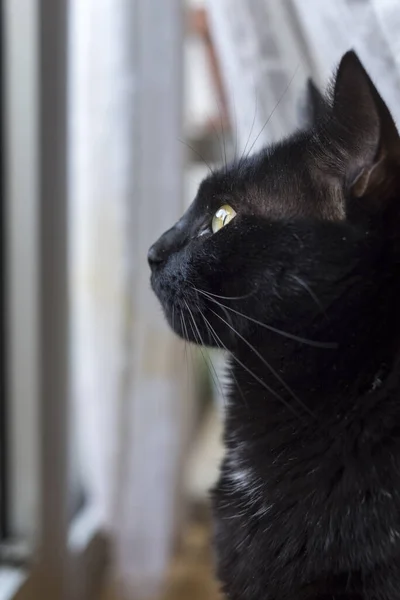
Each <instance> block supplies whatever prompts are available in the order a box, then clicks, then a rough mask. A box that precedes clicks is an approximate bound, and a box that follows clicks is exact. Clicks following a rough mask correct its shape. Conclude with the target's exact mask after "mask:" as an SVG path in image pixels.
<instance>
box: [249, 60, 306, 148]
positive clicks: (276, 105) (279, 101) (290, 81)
mask: <svg viewBox="0 0 400 600" xmlns="http://www.w3.org/2000/svg"><path fill="white" fill-rule="evenodd" d="M299 67H300V64H298V65H297V67H296V69H295V71H294V73H293V75H292V77H291V78H290V80H289V83H288V84H287V86H286V87H285V89H284V90H283V92H282V94H281V97H280V98H279V100H278V102H277V103H276V104H275V106H274V108H273V109H272V111H271V112H270V114H269V117H268V118H267V120H266V121H265V123H264V125H263V126H262V127H261V129H260V132H259V134H258V135H257V137H256V139H255V140H254V142H253V143H252V145H251V146H250V148H249V151H248V152H247V154H246V158H248V157H249V155H250V152H251V151H252V150H253V148H254V146H255V145H256V143H257V141H258V139H259V137H260V135H261V134H262V132H263V131H264V129H265V128H266V126H267V125H268V123H269V122H270V120H271V119H272V116H273V114H274V112H275V111H276V109H277V108H278V106H279V105H280V103H281V102H282V100H283V99H284V97H285V96H286V93H287V91H288V90H289V88H290V86H291V85H292V83H293V80H294V78H295V77H296V75H297V71H298V70H299Z"/></svg>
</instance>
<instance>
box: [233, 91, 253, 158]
mask: <svg viewBox="0 0 400 600" xmlns="http://www.w3.org/2000/svg"><path fill="white" fill-rule="evenodd" d="M257 108H258V96H257V90H256V102H255V107H254V115H253V122H252V124H251V128H250V133H249V137H248V138H247V141H246V145H245V147H244V148H243V152H242V155H241V157H240V160H239V162H238V165H239V166H240V165H241V163H242V160H243V159H244V157H245V155H246V150H247V146H248V144H249V142H250V139H251V136H252V135H253V129H254V125H255V122H256V117H257ZM247 156H248V155H246V157H247Z"/></svg>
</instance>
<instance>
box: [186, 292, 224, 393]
mask: <svg viewBox="0 0 400 600" xmlns="http://www.w3.org/2000/svg"><path fill="white" fill-rule="evenodd" d="M184 302H185V305H186V308H187V309H188V312H189V315H190V317H191V321H189V323H190V326H191V329H192V333H193V337H194V339H195V340H197V342H198V345H199V349H200V353H201V356H202V357H203V360H204V363H205V365H206V367H207V369H208V371H209V373H210V376H211V378H212V379H213V381H214V385H215V386H216V387H219V390H220V392H221V394H222V397H223V398H224V402H225V396H224V391H223V387H222V385H221V382H220V380H219V377H218V374H217V372H216V370H215V367H214V365H213V362H212V360H211V358H210V357H208V361H207V359H206V357H205V354H204V352H203V348H202V346H205V344H204V341H203V338H202V336H201V333H200V330H199V328H198V327H197V323H196V320H195V318H194V316H193V313H192V311H191V310H190V307H189V305H188V303H187V302H186V300H184ZM192 322H193V324H192ZM193 325H194V327H195V329H196V331H197V336H196V333H195V330H194V328H193ZM214 377H215V378H214ZM217 382H218V386H217Z"/></svg>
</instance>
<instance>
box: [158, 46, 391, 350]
mask: <svg viewBox="0 0 400 600" xmlns="http://www.w3.org/2000/svg"><path fill="white" fill-rule="evenodd" d="M310 96H311V101H312V102H313V109H312V110H311V111H310V115H311V120H312V123H311V125H310V127H309V128H308V129H307V130H306V131H301V132H297V133H295V134H294V135H292V136H291V137H289V138H288V139H285V140H283V141H282V142H281V143H278V144H275V145H273V146H271V147H268V148H266V149H264V150H263V151H261V152H260V153H258V154H256V155H253V156H242V157H241V158H240V159H239V160H235V161H234V162H233V163H232V164H231V165H229V166H226V167H224V168H222V169H221V170H219V171H217V172H214V173H212V174H211V175H210V176H209V177H207V179H205V180H204V181H203V182H202V184H201V185H200V188H199V190H198V193H197V196H196V198H195V199H194V201H193V203H192V205H191V206H190V208H189V209H188V210H187V212H186V213H185V214H184V215H183V216H182V218H181V219H180V220H179V221H178V222H177V223H176V224H175V225H174V226H173V227H172V228H171V229H169V230H168V231H167V232H166V233H164V234H163V235H162V236H161V237H160V238H159V240H158V241H156V242H155V244H153V246H152V247H151V248H150V250H149V254H148V260H149V264H150V266H151V271H152V274H151V283H152V287H153V289H154V291H155V293H156V294H157V296H158V298H159V300H160V302H161V305H162V307H163V310H164V313H165V315H166V318H167V320H168V322H169V324H170V325H171V327H172V328H173V330H174V331H175V332H176V333H177V334H178V335H180V336H182V337H184V338H186V339H188V340H190V341H193V342H196V343H201V344H206V345H211V346H214V345H216V346H224V347H226V348H228V349H230V350H232V351H234V350H235V347H236V345H237V343H238V340H240V339H241V336H244V335H246V339H250V338H251V339H252V343H253V345H254V344H255V345H257V344H258V345H260V344H261V342H262V340H265V336H267V333H268V330H269V331H271V330H273V329H280V330H284V331H285V332H286V333H288V335H289V336H290V335H293V336H294V337H299V338H300V337H302V336H305V335H306V334H309V333H310V329H313V335H315V336H316V337H318V323H320V322H321V323H322V322H323V316H322V315H324V314H325V315H326V314H327V313H329V314H330V315H331V316H332V315H333V322H335V318H336V320H337V319H338V318H340V310H342V309H343V306H344V305H345V306H346V307H347V309H346V310H347V311H348V312H349V311H350V312H351V311H353V312H352V314H353V317H352V318H354V319H356V318H357V314H358V311H359V310H360V305H362V303H363V302H367V301H368V297H370V295H371V294H374V293H375V292H376V290H375V287H379V286H380V285H381V283H382V282H381V279H383V278H384V277H385V275H384V273H386V272H387V271H389V272H390V270H391V268H392V267H391V265H396V268H397V265H398V262H399V254H400V252H399V241H398V239H399V236H400V218H399V212H400V210H399V203H400V194H399V186H400V170H399V166H400V140H399V135H398V132H397V129H396V126H395V124H394V121H393V119H392V117H391V115H390V112H389V110H388V108H387V107H386V105H385V103H384V101H383V100H382V98H381V97H380V95H379V93H378V91H377V90H376V88H375V86H374V84H373V83H372V81H371V79H370V78H369V76H368V74H367V73H366V71H365V70H364V68H363V66H362V64H361V63H360V61H359V59H358V58H357V56H356V54H355V53H354V52H348V53H347V54H346V55H345V56H344V57H343V59H342V61H341V63H340V65H339V68H338V71H337V74H336V78H335V81H334V84H333V86H332V89H331V91H330V93H329V94H327V96H326V97H325V98H322V97H321V96H320V95H319V94H318V93H317V92H316V90H315V88H312V89H311V94H310ZM393 268H395V267H393ZM256 322H259V323H263V325H264V328H263V329H262V336H261V334H260V327H259V326H257V325H256Z"/></svg>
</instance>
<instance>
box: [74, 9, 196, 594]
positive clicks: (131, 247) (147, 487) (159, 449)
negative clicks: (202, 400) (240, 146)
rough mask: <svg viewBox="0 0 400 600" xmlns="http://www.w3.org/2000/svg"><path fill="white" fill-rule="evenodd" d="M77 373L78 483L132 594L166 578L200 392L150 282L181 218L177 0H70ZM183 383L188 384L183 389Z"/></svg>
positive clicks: (148, 591) (179, 19)
mask: <svg viewBox="0 0 400 600" xmlns="http://www.w3.org/2000/svg"><path fill="white" fill-rule="evenodd" d="M71 30H72V31H71V40H70V52H71V59H72V71H71V78H72V84H71V97H70V106H71V161H72V169H71V190H72V210H71V215H70V219H71V223H70V224H71V229H70V230H71V234H72V243H71V248H72V252H71V278H72V282H71V289H72V327H73V330H72V340H73V348H72V371H73V400H74V411H75V424H76V431H77V440H78V451H77V454H78V457H79V464H80V478H81V480H82V481H83V484H84V486H85V489H86V493H87V496H88V501H89V502H92V503H93V505H94V507H95V510H96V512H97V515H98V518H99V519H100V521H101V523H102V524H103V525H104V526H105V527H106V528H107V529H108V531H109V532H110V534H111V535H112V536H113V541H114V548H115V558H116V574H117V578H118V581H119V583H120V584H121V588H122V589H123V591H125V592H126V595H127V597H133V596H134V597H135V598H142V597H143V598H145V597H148V596H149V595H150V594H152V593H153V592H154V591H156V590H157V588H158V587H159V585H160V583H161V581H162V576H163V573H164V571H165V567H166V565H167V562H168V559H169V556H170V552H171V547H172V542H173V539H174V535H175V533H176V525H177V515H178V514H179V512H180V506H181V502H182V495H181V488H182V486H181V481H180V473H181V471H182V468H181V467H182V457H183V455H184V452H185V448H186V443H187V439H188V436H189V433H190V427H191V425H190V423H191V419H190V415H191V407H192V403H191V397H190V394H188V393H187V392H188V390H187V388H185V390H183V389H182V385H181V382H182V381H184V380H185V376H184V375H182V373H181V369H182V366H181V364H182V361H181V348H180V344H179V342H178V341H177V340H176V339H175V338H174V337H173V336H172V334H171V333H170V332H169V331H168V329H167V327H166V325H165V324H164V321H163V318H162V315H161V310H160V308H159V307H158V304H157V302H156V299H155V298H154V297H153V294H152V292H151V290H150V287H149V271H148V266H147V261H146V253H147V248H148V247H149V245H150V243H151V242H152V241H154V240H155V238H156V236H157V235H159V234H160V233H161V232H162V231H163V230H165V229H166V228H167V227H169V226H170V225H171V223H172V222H173V221H174V219H177V218H178V217H179V215H180V213H181V210H182V207H183V202H182V196H181V187H182V186H181V182H182V168H183V165H182V145H181V144H180V142H179V141H178V138H179V137H180V129H181V117H182V114H181V113H182V107H181V103H182V92H181V89H182V81H181V76H182V15H181V3H180V2H179V0H151V1H148V0H135V1H130V0H85V2H80V1H79V0H74V2H73V19H72V27H71ZM184 392H185V393H184Z"/></svg>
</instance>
